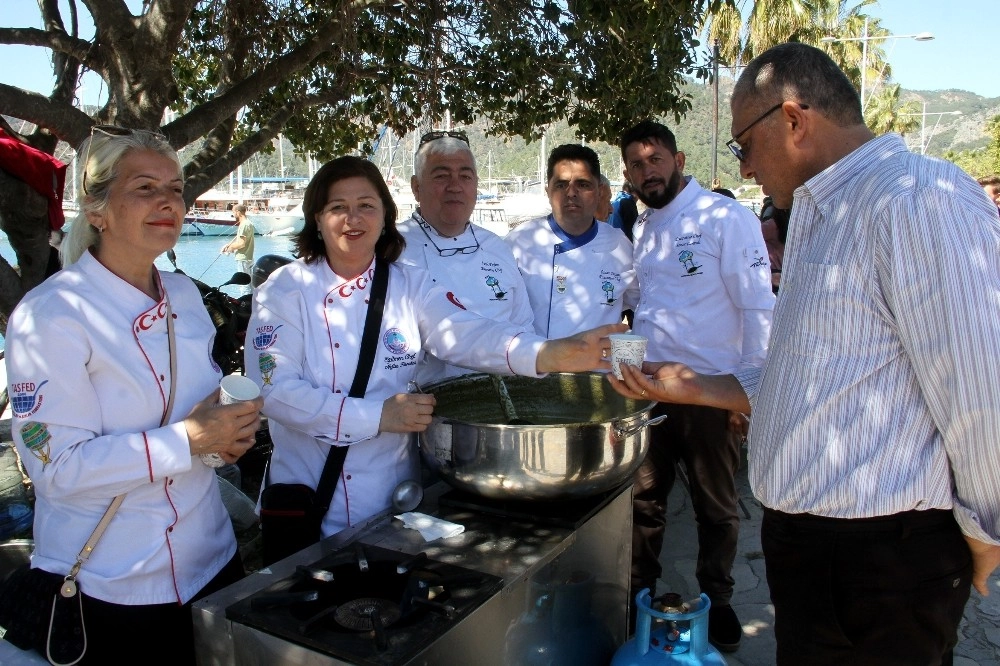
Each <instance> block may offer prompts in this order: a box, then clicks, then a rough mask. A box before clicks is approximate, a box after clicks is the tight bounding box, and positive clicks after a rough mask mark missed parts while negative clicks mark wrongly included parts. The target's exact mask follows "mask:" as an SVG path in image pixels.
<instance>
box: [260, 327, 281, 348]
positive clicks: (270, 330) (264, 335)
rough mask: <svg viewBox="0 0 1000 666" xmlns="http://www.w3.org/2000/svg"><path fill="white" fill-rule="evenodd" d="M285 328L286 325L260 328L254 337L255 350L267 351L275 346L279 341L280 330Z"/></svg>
mask: <svg viewBox="0 0 1000 666" xmlns="http://www.w3.org/2000/svg"><path fill="white" fill-rule="evenodd" d="M282 326H284V324H279V325H278V326H277V327H275V326H270V325H268V326H258V327H257V331H256V332H255V333H254V336H253V348H254V349H256V350H257V351H260V350H261V349H267V348H268V347H270V346H271V345H273V344H274V343H275V342H277V340H278V329H279V328H281V327H282Z"/></svg>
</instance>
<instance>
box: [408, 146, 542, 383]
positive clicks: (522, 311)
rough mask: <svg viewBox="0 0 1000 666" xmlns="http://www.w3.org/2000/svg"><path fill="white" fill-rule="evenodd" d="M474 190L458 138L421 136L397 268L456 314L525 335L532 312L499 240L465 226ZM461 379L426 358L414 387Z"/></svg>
mask: <svg viewBox="0 0 1000 666" xmlns="http://www.w3.org/2000/svg"><path fill="white" fill-rule="evenodd" d="M478 184H479V176H478V173H477V171H476V160H475V157H473V155H472V149H471V148H470V147H469V139H468V137H467V136H466V135H465V133H463V132H452V131H435V132H429V133H427V134H425V135H424V136H423V137H421V139H420V146H419V148H418V149H417V155H416V159H415V163H414V176H413V178H411V179H410V188H411V189H412V191H413V196H414V197H415V198H416V200H417V203H418V207H417V209H416V211H414V213H413V215H411V216H410V218H409V219H406V220H404V221H402V222H401V223H400V224H399V227H398V228H399V230H400V232H402V234H403V237H404V238H405V239H406V249H404V250H403V254H402V256H400V258H399V261H400V262H401V263H404V264H409V265H412V266H418V267H420V268H423V269H426V270H427V271H428V272H430V274H431V276H432V278H433V279H434V281H435V282H436V283H437V284H439V285H441V286H442V287H443V288H444V289H445V290H446V291H447V292H448V297H449V298H451V299H453V300H454V301H455V302H456V303H458V304H460V305H461V306H462V307H464V308H466V309H468V310H471V311H473V312H476V313H478V314H480V315H482V316H484V317H491V318H493V319H497V320H499V321H507V322H511V323H514V324H519V325H522V326H524V327H525V329H526V330H531V327H532V312H531V305H530V303H529V301H528V294H527V289H526V288H525V286H524V280H523V279H522V278H521V273H520V272H519V271H518V268H517V262H516V261H515V260H514V255H513V253H511V251H510V248H509V247H507V245H506V244H505V243H504V242H503V240H502V239H501V238H500V237H499V236H497V235H496V234H494V233H493V232H491V231H489V230H487V229H484V228H483V227H480V226H478V225H473V224H472V222H471V221H470V219H471V217H472V211H473V209H474V208H475V207H476V197H477V195H478V193H479V190H478V187H477V186H478ZM455 344H466V345H474V344H477V342H476V341H475V340H456V341H455ZM468 372H469V370H467V369H465V368H461V367H458V366H453V365H450V364H447V363H445V362H443V361H441V360H440V359H438V358H436V357H434V356H431V355H427V356H425V357H424V360H423V362H422V364H421V367H420V369H419V370H418V372H417V383H418V384H419V385H421V386H425V385H427V384H431V383H433V382H436V381H441V380H443V379H448V378H450V377H457V376H459V375H463V374H468Z"/></svg>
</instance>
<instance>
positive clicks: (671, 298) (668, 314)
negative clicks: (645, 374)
mask: <svg viewBox="0 0 1000 666" xmlns="http://www.w3.org/2000/svg"><path fill="white" fill-rule="evenodd" d="M633 257H634V261H635V267H636V272H637V277H638V279H639V285H640V296H639V304H638V305H637V306H636V308H635V319H634V320H633V323H632V330H633V332H635V333H637V334H639V335H644V336H646V337H647V338H649V343H648V346H647V348H646V360H647V361H680V362H681V363H685V364H687V365H689V366H690V367H691V368H692V369H694V370H695V371H696V372H703V373H707V374H724V373H731V372H735V371H736V370H738V369H739V368H741V367H745V366H760V365H762V364H763V362H764V358H765V355H766V353H767V339H768V335H769V334H770V330H771V311H772V310H773V308H774V294H773V293H772V291H771V269H770V263H769V261H768V255H767V247H766V246H765V245H764V237H763V235H762V234H761V231H760V221H759V220H758V219H757V217H756V216H755V215H754V214H753V213H752V212H750V210H749V209H747V208H746V207H745V206H743V205H741V204H740V203H739V202H737V201H736V200H734V199H730V198H728V197H724V196H722V195H721V194H716V193H714V192H709V191H708V190H705V189H703V188H702V187H701V186H700V185H699V184H698V182H697V181H696V180H695V179H694V178H691V177H690V176H688V177H687V185H686V186H685V187H684V189H682V190H681V191H680V193H679V194H678V195H677V197H676V198H675V199H674V200H673V201H671V202H670V203H669V204H667V205H666V206H665V207H663V208H659V209H655V208H651V209H649V210H647V211H646V213H644V214H643V215H642V216H640V218H639V220H638V221H637V222H636V225H635V252H634V255H633Z"/></svg>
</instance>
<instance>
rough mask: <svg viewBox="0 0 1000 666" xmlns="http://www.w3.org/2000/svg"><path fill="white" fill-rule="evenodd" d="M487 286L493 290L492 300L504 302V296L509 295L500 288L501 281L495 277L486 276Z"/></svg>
mask: <svg viewBox="0 0 1000 666" xmlns="http://www.w3.org/2000/svg"><path fill="white" fill-rule="evenodd" d="M486 286H487V287H489V288H490V289H492V290H493V296H494V298H493V299H491V300H494V301H502V300H504V296H506V295H507V292H506V291H504V290H503V287H501V286H500V280H498V279H496V277H494V276H493V275H487V276H486Z"/></svg>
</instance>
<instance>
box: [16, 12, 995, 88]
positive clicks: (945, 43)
mask: <svg viewBox="0 0 1000 666" xmlns="http://www.w3.org/2000/svg"><path fill="white" fill-rule="evenodd" d="M750 1H751V0H747V2H750ZM127 2H128V4H129V5H130V6H136V5H137V4H138V3H137V2H136V0H127ZM0 4H2V5H3V12H2V17H0V23H2V24H3V25H4V26H6V27H41V22H40V20H39V18H38V4H37V0H0ZM998 7H1000V3H998V2H997V0H950V1H949V2H940V0H936V1H934V2H932V1H931V0H879V1H878V2H877V3H876V4H874V5H871V6H869V7H868V8H867V13H868V14H870V15H872V16H878V17H880V18H881V19H882V25H883V27H885V28H886V29H888V30H889V31H890V32H891V33H892V34H894V35H910V34H917V33H921V32H930V33H932V34H933V35H934V37H935V39H934V40H932V41H927V42H916V41H914V40H912V39H890V40H886V41H885V43H884V49H885V51H886V53H887V55H888V59H889V64H890V65H891V67H892V72H893V78H894V79H895V81H896V82H897V83H900V84H902V86H903V87H904V88H907V89H910V90H943V89H947V88H958V89H961V90H968V91H971V92H974V93H977V94H979V95H982V96H983V97H1000V75H998V74H997V67H998V65H1000V45H998V41H1000V18H998V13H997V9H998ZM84 14H85V12H84ZM87 18H89V16H88V17H87ZM92 29H93V28H92V27H90V30H92ZM81 32H82V33H85V32H86V28H85V27H84V26H81ZM0 82H3V83H7V84H10V85H15V86H19V87H23V88H27V89H29V90H35V91H37V92H42V93H45V94H48V93H49V92H50V91H51V86H52V75H51V69H50V64H49V59H48V51H47V50H45V49H41V48H38V47H26V46H25V47H15V46H6V45H0ZM100 84H101V82H100V79H98V78H97V77H96V76H94V75H93V74H91V75H90V76H89V77H87V78H85V81H84V91H83V98H84V101H85V102H86V103H87V104H96V103H98V97H99V95H100V94H101V92H102V91H101V86H100Z"/></svg>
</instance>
